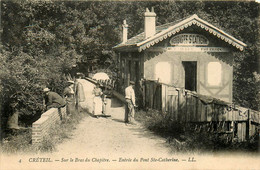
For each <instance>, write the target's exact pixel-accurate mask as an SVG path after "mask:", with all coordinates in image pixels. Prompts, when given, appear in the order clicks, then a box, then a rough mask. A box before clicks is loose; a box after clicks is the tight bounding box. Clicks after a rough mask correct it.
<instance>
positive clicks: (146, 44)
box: [114, 15, 246, 52]
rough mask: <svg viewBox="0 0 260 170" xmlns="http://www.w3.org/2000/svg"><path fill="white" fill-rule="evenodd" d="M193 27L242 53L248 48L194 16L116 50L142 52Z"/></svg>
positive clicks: (137, 38)
mask: <svg viewBox="0 0 260 170" xmlns="http://www.w3.org/2000/svg"><path fill="white" fill-rule="evenodd" d="M192 26H197V27H200V28H201V29H203V30H204V31H206V32H208V33H209V34H211V35H213V36H215V37H216V38H218V39H219V40H221V41H224V42H226V43H228V44H229V45H232V46H233V47H235V48H236V49H239V50H240V51H243V50H244V49H245V47H246V44H245V43H243V42H242V41H239V40H238V39H236V38H235V37H233V36H231V35H229V34H227V33H226V32H224V31H223V30H220V29H218V28H217V27H215V26H213V25H212V24H210V23H208V22H206V21H205V20H202V19H201V18H199V17H198V16H197V15H192V16H191V17H189V18H187V19H184V20H182V21H180V22H178V23H175V24H171V23H168V24H164V25H162V26H157V27H156V34H155V35H154V36H152V37H150V38H148V39H145V38H144V33H141V34H139V35H137V36H135V37H133V38H131V39H129V40H128V41H127V42H126V43H124V44H119V45H117V46H115V47H114V49H120V48H122V49H125V48H134V49H136V50H138V51H139V52H141V51H143V50H145V49H148V48H150V47H152V46H154V45H155V44H158V43H159V42H161V41H163V40H165V39H167V38H169V37H172V36H173V35H176V34H178V33H179V32H181V31H183V30H185V29H187V28H189V27H192Z"/></svg>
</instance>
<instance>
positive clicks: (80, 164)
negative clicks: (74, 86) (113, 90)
mask: <svg viewBox="0 0 260 170" xmlns="http://www.w3.org/2000/svg"><path fill="white" fill-rule="evenodd" d="M80 82H81V83H82V84H83V86H84V93H85V95H86V101H85V102H83V103H81V106H82V107H83V109H84V111H85V112H84V114H87V111H88V112H90V113H91V111H92V97H93V96H92V93H91V91H92V90H93V87H94V86H93V84H91V83H89V82H87V81H86V80H80ZM108 114H110V115H111V117H109V118H98V119H97V118H94V117H92V116H86V117H85V118H84V119H83V120H81V121H80V123H79V125H78V126H77V128H76V129H74V130H73V135H72V136H70V138H69V139H66V140H64V141H63V142H62V143H61V144H58V145H57V150H56V151H55V152H53V153H47V154H42V153H40V154H35V155H22V156H21V155H15V156H4V157H0V167H1V168H2V169H6V170H7V169H10V170H13V169H19V170H21V169H26V170H29V169H33V170H36V169H39V170H43V169H46V170H47V169H48V170H50V169H55V170H57V169H60V170H65V169H68V170H72V169H77V170H81V169H124V170H125V169H149V170H150V169H219V168H218V167H219V165H221V167H222V168H224V167H225V168H224V169H259V163H257V162H259V161H257V160H259V159H258V158H257V157H249V156H248V155H245V154H243V155H241V154H238V155H234V154H232V155H225V156H223V155H222V154H217V153H208V154H204V155H195V154H181V153H170V149H169V147H168V146H167V143H166V140H165V139H163V138H160V137H158V136H156V135H154V134H153V133H152V132H149V131H147V130H146V129H145V128H143V127H142V126H141V125H140V124H135V125H126V124H125V123H124V122H123V119H124V107H123V105H122V104H121V103H120V102H119V101H118V100H115V99H113V100H112V103H111V110H110V113H108ZM193 159H194V160H193ZM3 162H5V164H3ZM1 163H2V165H3V166H1ZM249 167H250V168H249Z"/></svg>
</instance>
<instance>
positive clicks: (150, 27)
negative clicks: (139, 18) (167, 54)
mask: <svg viewBox="0 0 260 170" xmlns="http://www.w3.org/2000/svg"><path fill="white" fill-rule="evenodd" d="M155 17H156V14H155V12H154V8H153V7H152V10H151V12H150V11H149V9H148V8H146V11H145V13H144V34H145V38H149V37H151V36H153V35H154V34H155Z"/></svg>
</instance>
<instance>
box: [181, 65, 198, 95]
mask: <svg viewBox="0 0 260 170" xmlns="http://www.w3.org/2000/svg"><path fill="white" fill-rule="evenodd" d="M182 65H183V67H184V80H185V83H184V84H185V89H187V90H190V91H197V61H183V62H182Z"/></svg>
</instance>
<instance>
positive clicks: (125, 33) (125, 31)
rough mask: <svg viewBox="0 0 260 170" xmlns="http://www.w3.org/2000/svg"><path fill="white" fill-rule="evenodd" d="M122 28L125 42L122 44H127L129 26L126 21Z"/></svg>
mask: <svg viewBox="0 0 260 170" xmlns="http://www.w3.org/2000/svg"><path fill="white" fill-rule="evenodd" d="M122 27H123V42H122V43H126V41H127V29H128V25H127V24H126V20H124V23H123V25H122Z"/></svg>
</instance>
